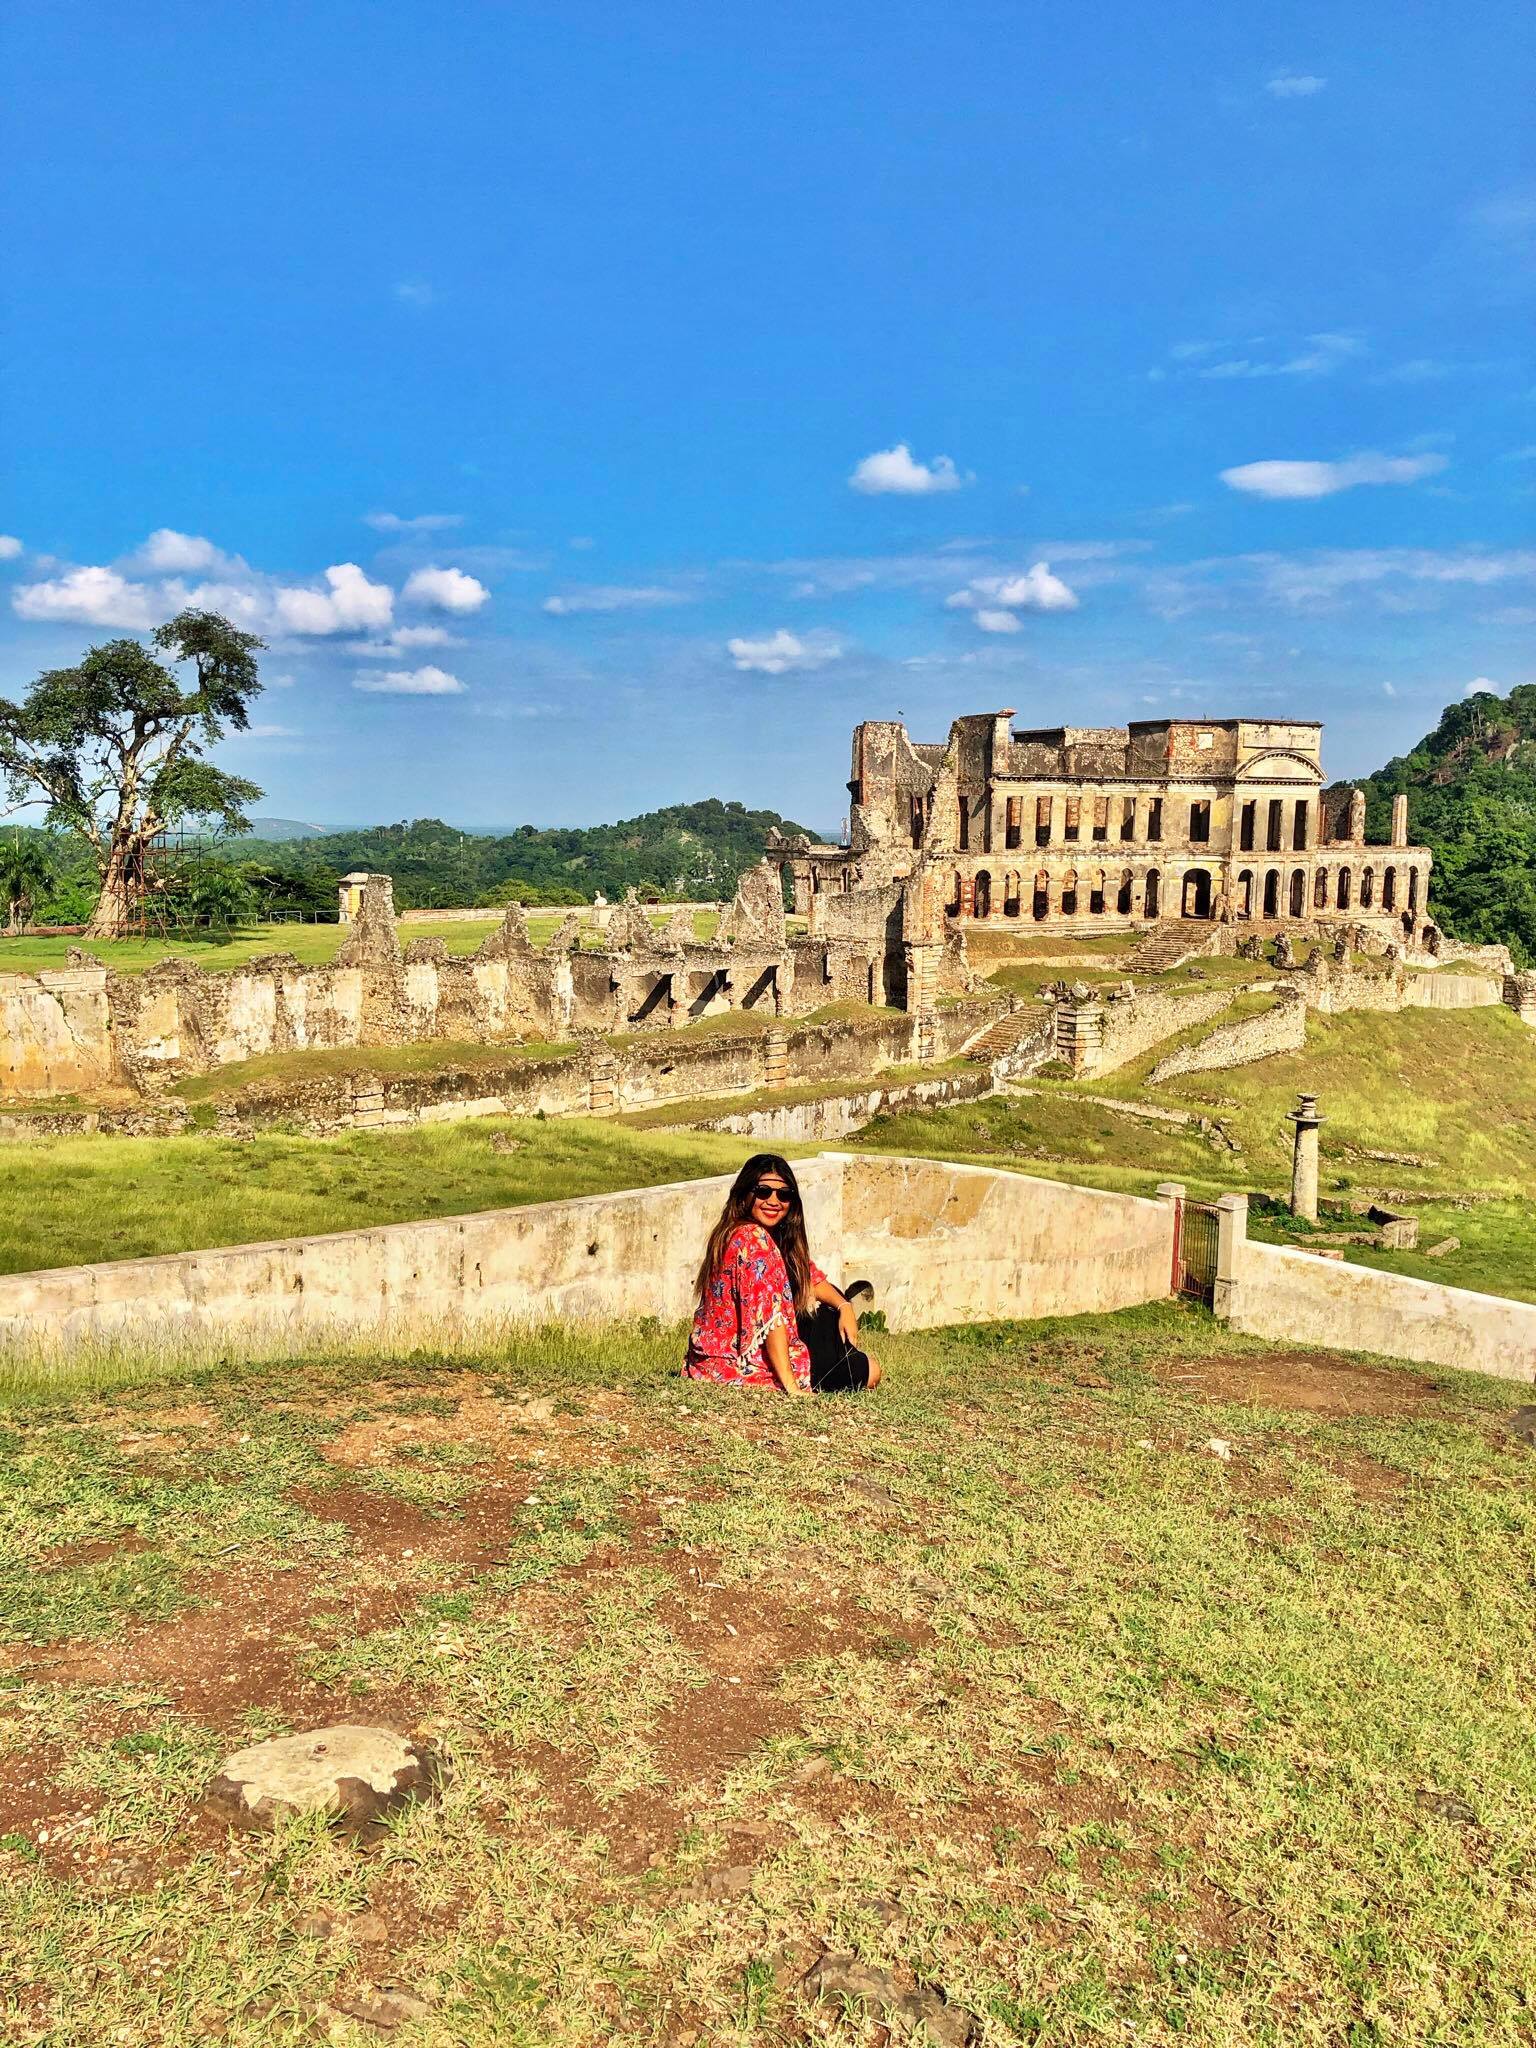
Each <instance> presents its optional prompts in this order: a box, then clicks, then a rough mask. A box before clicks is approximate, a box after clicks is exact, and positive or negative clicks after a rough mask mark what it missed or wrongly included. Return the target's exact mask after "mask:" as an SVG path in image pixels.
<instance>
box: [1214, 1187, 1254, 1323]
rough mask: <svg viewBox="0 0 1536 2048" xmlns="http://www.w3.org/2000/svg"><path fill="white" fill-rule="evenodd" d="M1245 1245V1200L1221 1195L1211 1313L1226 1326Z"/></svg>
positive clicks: (1232, 1304)
mask: <svg viewBox="0 0 1536 2048" xmlns="http://www.w3.org/2000/svg"><path fill="white" fill-rule="evenodd" d="M1247 1242H1248V1197H1247V1196H1246V1195H1223V1196H1222V1197H1221V1198H1220V1200H1219V1201H1218V1202H1217V1204H1216V1285H1215V1288H1214V1290H1213V1292H1212V1295H1211V1312H1212V1314H1213V1315H1215V1317H1216V1318H1217V1320H1218V1321H1219V1322H1223V1323H1225V1322H1229V1321H1230V1320H1231V1317H1232V1311H1233V1306H1234V1298H1235V1296H1236V1294H1237V1280H1238V1266H1239V1263H1240V1261H1241V1259H1242V1256H1243V1247H1244V1245H1245V1244H1246V1243H1247Z"/></svg>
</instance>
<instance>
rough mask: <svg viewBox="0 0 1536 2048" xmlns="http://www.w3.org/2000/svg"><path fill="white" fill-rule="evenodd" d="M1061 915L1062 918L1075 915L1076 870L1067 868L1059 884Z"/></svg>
mask: <svg viewBox="0 0 1536 2048" xmlns="http://www.w3.org/2000/svg"><path fill="white" fill-rule="evenodd" d="M1061 914H1062V916H1063V917H1076V915H1077V869H1076V868H1068V870H1067V872H1066V874H1065V875H1064V876H1063V878H1062V884H1061Z"/></svg>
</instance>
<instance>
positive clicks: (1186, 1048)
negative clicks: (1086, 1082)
mask: <svg viewBox="0 0 1536 2048" xmlns="http://www.w3.org/2000/svg"><path fill="white" fill-rule="evenodd" d="M1306 1039H1307V1006H1306V1004H1305V1003H1304V1002H1303V1001H1302V1000H1301V999H1300V992H1299V991H1298V990H1294V989H1285V990H1283V991H1282V992H1281V993H1280V994H1279V995H1277V996H1276V998H1275V1000H1274V1002H1273V1003H1272V1004H1271V1005H1270V1007H1269V1008H1268V1009H1267V1010H1264V1011H1261V1012H1260V1013H1259V1014H1258V1015H1257V1016H1253V1017H1239V1018H1236V1019H1235V1020H1234V1021H1233V1022H1232V1023H1230V1024H1218V1025H1217V1027H1216V1029H1215V1030H1214V1031H1212V1032H1210V1033H1209V1034H1208V1035H1207V1036H1206V1037H1204V1038H1199V1039H1196V1040H1195V1042H1194V1044H1193V1045H1181V1046H1176V1047H1175V1048H1174V1050H1173V1051H1172V1052H1171V1053H1169V1054H1168V1055H1167V1057H1166V1058H1165V1059H1161V1060H1159V1061H1158V1063H1157V1065H1156V1066H1155V1067H1154V1068H1153V1069H1152V1071H1151V1073H1150V1074H1149V1075H1148V1076H1147V1085H1148V1087H1150V1088H1156V1087H1157V1086H1159V1084H1160V1083H1162V1082H1164V1081H1171V1080H1173V1079H1174V1077H1175V1076H1176V1075H1179V1074H1203V1073H1209V1072H1212V1071H1216V1070H1219V1069H1221V1068H1223V1067H1247V1066H1251V1065H1252V1064H1253V1063H1254V1061H1255V1060H1267V1059H1270V1058H1272V1057H1273V1056H1274V1055H1275V1054H1276V1053H1280V1052H1300V1050H1301V1049H1302V1047H1303V1046H1304V1045H1305V1044H1306Z"/></svg>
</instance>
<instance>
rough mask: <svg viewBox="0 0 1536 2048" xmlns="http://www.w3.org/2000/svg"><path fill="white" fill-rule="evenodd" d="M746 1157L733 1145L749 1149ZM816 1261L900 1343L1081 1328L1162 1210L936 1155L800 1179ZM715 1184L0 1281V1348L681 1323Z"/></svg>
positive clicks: (1153, 1281)
mask: <svg viewBox="0 0 1536 2048" xmlns="http://www.w3.org/2000/svg"><path fill="white" fill-rule="evenodd" d="M748 1149H750V1148H749V1145H748V1143H747V1141H744V1142H743V1153H744V1154H745V1152H746V1151H747V1150H748ZM796 1173H797V1176H798V1178H799V1180H800V1183H801V1187H802V1189H803V1191H804V1194H805V1202H806V1222H807V1230H808V1233H809V1236H810V1240H811V1246H812V1249H813V1250H814V1252H815V1254H816V1256H817V1258H818V1260H819V1261H820V1262H821V1263H822V1264H823V1265H824V1266H825V1267H826V1269H827V1270H828V1271H829V1272H831V1273H833V1274H834V1275H836V1276H839V1277H842V1278H847V1279H853V1278H858V1277H861V1276H863V1277H867V1278H870V1279H872V1280H873V1281H874V1283H875V1286H876V1289H877V1291H878V1297H879V1303H880V1306H881V1307H882V1308H883V1309H884V1310H885V1313H886V1315H887V1317H888V1319H889V1321H890V1322H891V1324H892V1326H893V1327H894V1328H923V1327H927V1326H931V1325H934V1324H939V1323H945V1322H963V1321H969V1320H973V1319H978V1318H982V1317H990V1316H1003V1315H1030V1316H1043V1315H1075V1314H1079V1313H1083V1312H1086V1311H1088V1310H1093V1309H1113V1308H1123V1307H1127V1306H1129V1305H1131V1304H1133V1303H1135V1302H1140V1301H1150V1300H1154V1299H1157V1298H1158V1297H1160V1296H1162V1295H1165V1294H1166V1293H1167V1291H1168V1284H1169V1274H1170V1267H1171V1247H1172V1212H1171V1210H1170V1209H1169V1208H1168V1207H1166V1206H1165V1205H1164V1204H1162V1203H1160V1202H1148V1201H1142V1200H1140V1199H1139V1198H1137V1197H1135V1196H1130V1195H1106V1194H1100V1193H1097V1192H1095V1191H1093V1190H1091V1189H1086V1188H1074V1187H1069V1186H1065V1185H1063V1184H1061V1183H1059V1182H1056V1181H1048V1180H1032V1179H1029V1178H1027V1177H1025V1176H1024V1175H1020V1174H1009V1173H1000V1172H994V1171H992V1170H990V1169H987V1168H983V1167H965V1166H949V1165H944V1164H942V1163H939V1162H936V1161H932V1160H916V1159H877V1158H872V1157H871V1158H860V1159H851V1158H849V1157H847V1156H846V1155H843V1156H840V1155H838V1154H835V1153H833V1154H828V1155H826V1156H824V1157H823V1158H821V1159H814V1160H807V1161H805V1162H803V1163H802V1164H801V1165H799V1166H798V1167H797V1168H796ZM728 1186H729V1176H721V1177H718V1178H712V1179H709V1180H699V1181H687V1182H683V1183H679V1184H675V1185H672V1186H668V1187H660V1188H645V1189H636V1190H633V1191H628V1192H625V1193H621V1194H613V1195H596V1196H590V1197H587V1198H584V1199H581V1200H577V1201H567V1202H545V1203H539V1204H536V1205H532V1206H529V1207H527V1208H522V1209H501V1210H491V1211H487V1212H483V1213H481V1214H478V1215H473V1216H457V1217H445V1218H437V1219H434V1220H432V1221H429V1222H421V1223H397V1224H390V1225H387V1226H385V1227H382V1228H379V1229H374V1230H351V1231H344V1232H340V1233H338V1234H336V1235H333V1236H325V1237H307V1238H290V1239H285V1240H283V1241H281V1242H278V1243H272V1244H259V1245H233V1246H227V1247H224V1248H221V1249H218V1250H213V1251H198V1252H183V1253H181V1254H179V1255H177V1256H175V1257H172V1258H161V1259H125V1260H121V1261H118V1262H116V1263H114V1264H109V1265H98V1266H73V1267H63V1268H58V1269H55V1270H53V1271H49V1272H40V1273H17V1274H10V1275H6V1276H3V1277H0V1344H5V1345H10V1346H21V1347H25V1348H28V1349H33V1350H43V1351H47V1350H49V1349H54V1350H62V1351H64V1352H66V1353H67V1352H68V1351H69V1350H70V1349H71V1348H72V1347H74V1346H76V1345H79V1344H82V1343H89V1342H100V1341H102V1340H109V1341H111V1340H117V1341H122V1342H128V1343H134V1344H157V1345H172V1346H174V1345H176V1344H178V1343H185V1344H188V1345H197V1344H208V1343H222V1342H224V1341H225V1340H226V1339H227V1338H228V1337H229V1336H231V1335H232V1334H238V1338H239V1341H240V1343H241V1346H242V1349H244V1350H245V1351H247V1352H249V1353H252V1354H257V1353H262V1352H267V1353H271V1354H274V1355H282V1354H284V1353H289V1352H295V1351H302V1350H303V1349H304V1348H306V1347H307V1346H310V1345H312V1344H314V1343H315V1342H316V1341H317V1340H320V1339H322V1338H323V1337H324V1336H325V1334H326V1333H327V1332H337V1333H343V1332H344V1333H345V1334H346V1335H348V1336H349V1337H355V1336H356V1335H357V1334H358V1333H359V1332H368V1331H370V1330H381V1331H387V1332H388V1334H389V1336H390V1339H391V1340H392V1341H396V1340H399V1341H406V1340H409V1338H410V1337H411V1336H412V1334H413V1333H415V1334H418V1335H419V1336H421V1337H436V1338H438V1339H439V1340H442V1339H443V1338H444V1337H445V1336H446V1335H447V1334H448V1332H449V1329H450V1327H451V1326H452V1325H455V1324H458V1323H461V1322H465V1321H485V1320H489V1321H492V1322H497V1321H500V1322H508V1323H525V1322H531V1321H545V1320H549V1319H551V1318H558V1319H559V1320H561V1321H565V1322H575V1323H593V1324H597V1323H602V1322H612V1321H615V1320H626V1321H632V1320H635V1319H638V1318H639V1317H642V1316H659V1317H662V1318H663V1319H665V1320H679V1321H680V1320H681V1319H682V1318H684V1317H685V1316H686V1315H687V1314H688V1313H689V1312H690V1310H691V1307H692V1281H693V1274H694V1271H695V1269H696V1267H697V1264H698V1258H699V1251H700V1247H701V1246H702V1245H703V1243H704V1240H705V1237H706V1235H707V1232H708V1230H709V1228H710V1226H711V1224H712V1223H713V1222H714V1220H715V1218H716V1216H717V1215H718V1214H719V1211H720V1205H721V1202H722V1201H723V1199H724V1195H725V1191H726V1188H727V1187H728Z"/></svg>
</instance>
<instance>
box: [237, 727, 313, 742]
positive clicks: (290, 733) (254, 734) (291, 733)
mask: <svg viewBox="0 0 1536 2048" xmlns="http://www.w3.org/2000/svg"><path fill="white" fill-rule="evenodd" d="M230 737H231V738H232V739H234V738H239V739H247V740H296V739H298V738H299V737H300V734H299V728H298V727H297V726H296V725H259V724H258V725H248V726H247V727H246V728H245V730H244V732H242V733H239V734H234V733H232V734H231V735H230Z"/></svg>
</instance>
